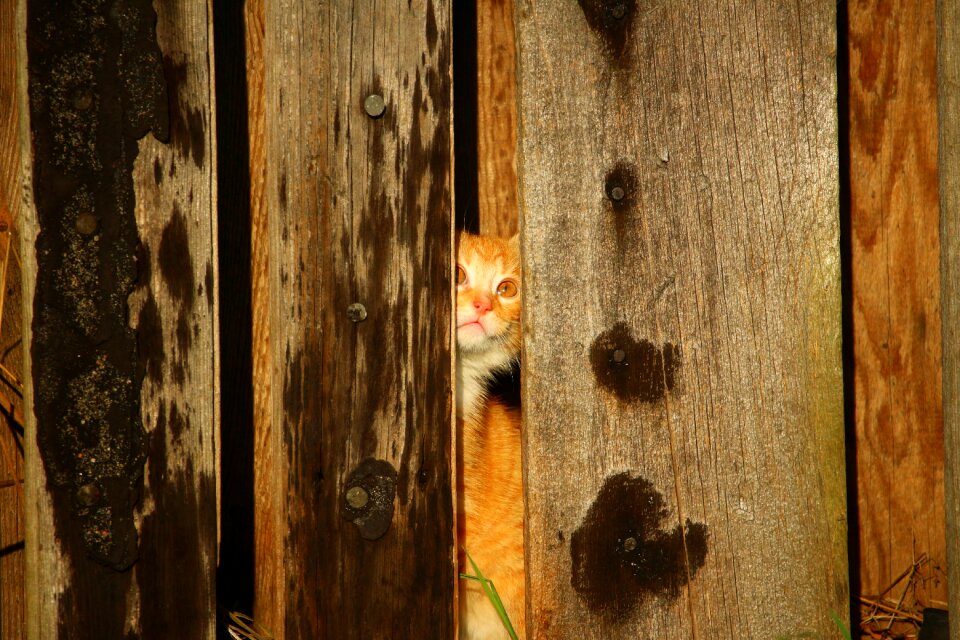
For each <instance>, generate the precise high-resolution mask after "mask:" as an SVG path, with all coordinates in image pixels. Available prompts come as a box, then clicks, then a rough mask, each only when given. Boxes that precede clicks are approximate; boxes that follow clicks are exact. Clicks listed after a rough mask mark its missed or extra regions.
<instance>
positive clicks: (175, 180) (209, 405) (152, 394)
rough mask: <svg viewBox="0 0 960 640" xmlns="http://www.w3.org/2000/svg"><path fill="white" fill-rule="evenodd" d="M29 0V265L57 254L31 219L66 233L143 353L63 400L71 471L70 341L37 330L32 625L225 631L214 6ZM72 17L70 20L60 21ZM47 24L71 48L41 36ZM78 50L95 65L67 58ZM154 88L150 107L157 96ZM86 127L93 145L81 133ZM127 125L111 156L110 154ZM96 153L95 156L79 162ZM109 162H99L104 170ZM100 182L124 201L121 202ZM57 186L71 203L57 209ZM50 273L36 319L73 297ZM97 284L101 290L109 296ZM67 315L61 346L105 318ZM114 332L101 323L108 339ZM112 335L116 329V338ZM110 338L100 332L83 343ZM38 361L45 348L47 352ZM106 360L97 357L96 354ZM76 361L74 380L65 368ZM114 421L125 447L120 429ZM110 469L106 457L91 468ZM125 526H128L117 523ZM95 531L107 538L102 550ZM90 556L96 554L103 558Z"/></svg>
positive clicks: (40, 276)
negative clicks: (221, 606)
mask: <svg viewBox="0 0 960 640" xmlns="http://www.w3.org/2000/svg"><path fill="white" fill-rule="evenodd" d="M30 4H31V13H30V16H31V22H30V24H29V28H30V31H29V37H30V38H32V39H33V40H32V41H29V42H31V44H30V47H31V49H30V51H31V58H30V59H31V63H36V64H35V65H34V66H32V67H31V79H30V83H31V84H30V91H31V95H32V96H33V97H34V98H35V99H34V100H33V102H32V103H31V104H32V105H33V106H35V107H36V109H35V111H34V113H33V115H32V121H31V126H32V127H33V129H32V135H33V142H34V144H33V149H35V150H37V155H35V156H34V157H33V158H32V162H33V170H34V173H33V175H31V176H27V178H26V179H27V181H29V180H32V181H33V184H34V185H37V188H36V189H35V190H34V191H33V193H34V195H35V196H36V201H35V202H36V207H37V208H36V209H34V207H33V204H34V203H32V202H28V203H27V205H26V206H25V207H24V211H23V222H24V229H23V231H24V238H23V241H22V245H21V247H22V251H23V256H24V264H27V265H34V264H36V261H37V258H38V255H43V251H45V250H47V249H43V250H38V249H37V247H36V245H35V239H36V238H37V234H38V232H39V231H42V232H43V233H44V234H45V235H46V236H47V240H45V241H44V242H45V243H46V244H43V245H42V246H43V247H46V248H49V247H50V246H51V244H50V242H51V241H50V240H49V238H50V237H61V236H62V237H64V238H66V239H67V243H68V247H67V249H66V250H65V251H64V255H65V256H67V258H66V259H67V260H73V261H74V262H69V263H68V264H70V265H71V268H70V269H69V270H68V272H69V273H70V274H71V277H73V278H76V279H77V280H80V281H81V283H80V285H78V286H79V293H78V298H77V299H79V300H80V302H79V303H78V304H79V305H82V304H85V302H84V301H85V300H87V297H86V296H88V295H91V296H92V297H91V298H90V299H92V300H93V301H94V304H98V303H97V300H106V301H108V302H107V303H104V306H103V307H97V311H96V313H100V314H101V316H100V317H101V318H107V319H108V320H109V323H115V321H116V317H115V316H113V315H111V316H108V315H107V311H105V310H104V309H106V308H107V306H106V305H107V304H109V307H110V309H111V310H112V311H116V316H119V317H120V318H119V319H120V322H121V323H122V326H129V327H130V328H131V329H132V332H131V333H132V334H133V338H134V342H133V344H134V345H135V358H136V360H135V361H134V366H133V367H131V370H130V371H126V372H124V370H123V369H122V366H125V365H123V361H122V355H121V356H120V357H119V359H118V357H117V355H116V352H114V351H111V352H110V353H109V354H106V355H104V356H103V360H102V361H103V362H106V363H108V364H109V367H105V369H104V370H106V371H107V372H108V373H109V371H111V369H110V367H113V368H114V369H116V370H117V371H120V373H119V374H118V375H120V376H121V378H111V377H109V376H108V377H107V379H106V382H105V384H104V385H103V386H102V387H98V386H96V385H93V386H89V387H81V388H80V389H81V390H82V391H83V392H82V393H74V392H71V393H70V394H68V398H67V400H68V401H69V402H70V404H69V405H68V408H69V411H68V412H67V413H66V414H64V415H65V417H64V418H62V419H63V420H66V422H65V423H64V424H65V425H66V428H68V429H75V430H76V431H77V433H80V434H86V435H83V437H82V440H81V442H83V443H84V447H86V448H84V449H82V450H78V451H77V454H78V455H77V459H78V460H79V459H81V457H82V458H83V459H84V460H89V466H88V467H86V470H84V469H82V468H80V467H79V466H78V467H77V469H79V470H75V469H71V467H70V466H69V465H68V464H67V462H66V460H67V458H69V455H70V452H69V450H66V452H64V450H63V449H64V448H65V447H67V445H69V443H64V442H63V441H62V440H59V441H58V440H57V439H56V438H55V437H51V435H50V433H51V427H55V426H60V425H61V418H59V417H58V418H56V420H57V422H56V424H50V423H46V422H45V421H47V420H51V415H50V409H49V404H48V402H47V400H44V398H47V399H49V397H50V394H51V386H50V380H49V379H47V378H45V377H44V376H45V375H49V371H50V370H51V366H54V367H55V366H56V365H58V364H62V363H63V361H64V360H65V359H66V358H67V353H66V352H64V353H63V354H60V355H58V354H57V353H56V352H55V351H54V352H50V351H49V350H48V351H47V352H43V351H38V347H37V345H38V336H39V337H40V338H42V339H43V340H47V339H48V338H49V337H50V332H51V330H50V326H49V324H47V323H46V322H47V321H46V318H45V316H41V317H39V318H38V317H37V316H34V317H33V318H32V320H31V321H29V322H27V323H26V325H25V340H26V341H27V343H28V344H31V345H32V347H33V352H32V353H33V355H34V359H32V360H31V361H30V363H29V367H30V368H28V370H27V372H26V376H27V389H26V398H27V402H28V407H31V408H32V411H28V412H27V416H28V419H29V421H30V424H29V427H28V430H27V432H28V434H29V437H28V442H27V451H28V469H27V473H28V477H27V503H28V505H29V506H28V511H27V513H28V517H29V519H28V523H27V524H28V534H27V552H28V583H29V585H28V589H27V593H28V597H29V598H30V600H29V601H28V635H27V637H29V638H67V637H69V638H107V637H127V636H133V637H139V638H171V637H185V638H186V637H189V638H213V637H214V636H215V633H214V616H215V606H214V585H213V579H214V572H215V568H216V560H217V468H216V465H217V439H218V427H219V424H218V420H219V416H218V411H219V382H218V373H219V372H218V366H219V365H218V362H219V354H218V351H219V346H218V335H217V326H218V323H217V317H216V316H217V291H216V289H217V285H216V274H215V265H216V236H215V228H216V223H215V196H214V194H215V188H216V181H215V178H214V176H215V152H214V144H213V141H214V140H215V135H214V134H215V127H214V120H213V103H212V95H213V91H212V84H211V83H212V77H211V68H210V61H211V60H212V53H211V52H212V49H211V46H212V43H211V42H210V40H209V24H210V19H211V16H210V15H209V13H208V6H207V3H206V2H193V1H190V0H185V1H182V2H177V3H172V4H171V3H166V4H161V5H158V6H157V7H156V18H155V19H154V16H153V14H152V12H153V9H152V8H151V7H152V3H149V2H148V3H145V4H144V3H127V4H125V5H124V6H123V8H122V10H116V11H111V7H109V6H107V5H106V4H105V3H99V4H98V3H88V4H84V5H82V6H81V5H71V6H70V7H64V6H63V5H60V6H58V7H51V6H50V5H45V4H43V3H42V2H39V1H37V2H33V1H32V0H31V2H30ZM21 6H23V5H21ZM58 11H59V12H60V13H58ZM64 15H65V16H67V21H65V22H61V23H60V24H57V23H58V22H60V20H61V18H62V17H63V16H64ZM154 22H155V29H156V33H155V35H154V33H153V29H154ZM53 25H56V26H53ZM51 34H58V35H59V36H60V37H61V38H62V40H61V41H57V42H50V41H48V40H45V38H49V37H50V35H51ZM154 39H155V43H154V42H153V41H154ZM118 41H119V42H120V44H119V51H121V52H122V53H118V50H117V49H116V47H117V46H118V45H117V42H118ZM61 46H63V47H64V55H63V56H62V57H60V58H56V59H54V60H53V61H48V62H49V66H47V64H46V63H44V62H41V61H40V60H41V59H42V58H43V56H44V55H46V53H47V51H48V50H49V49H56V48H57V47H61ZM45 47H46V48H47V49H45ZM71 47H76V49H72V48H71ZM101 47H102V48H101ZM85 56H86V57H85ZM77 60H86V61H87V63H88V64H85V65H74V64H73V63H74V62H76V61H77ZM118 60H120V62H121V65H120V66H119V67H117V61H118ZM111 62H112V65H111ZM131 62H134V64H133V66H130V65H131ZM101 64H102V66H101ZM123 65H127V66H123ZM114 68H120V69H122V73H124V74H126V75H124V76H122V79H120V80H119V84H120V85H121V86H122V87H123V90H122V91H118V90H116V83H117V82H118V80H117V79H116V78H114V77H112V75H111V74H112V73H113V69H114ZM141 73H143V74H145V75H141ZM88 74H89V75H88ZM23 82H24V83H25V82H26V79H24V81H23ZM112 83H113V84H112ZM111 86H113V88H114V90H110V87H111ZM131 87H134V88H133V89H131ZM25 89H26V84H23V85H21V90H24V91H25ZM23 95H25V93H24V94H23ZM120 95H122V96H124V102H123V103H120V98H119V96H120ZM151 96H153V97H155V98H156V100H155V102H153V103H152V104H148V103H150V102H151V98H150V97H151ZM101 109H113V110H114V111H113V112H112V113H113V114H114V116H115V118H114V119H113V120H111V121H110V125H111V126H104V127H100V128H96V124H95V123H96V122H98V121H97V120H96V118H97V117H99V115H98V113H99V112H100V110H101ZM46 118H50V119H51V121H52V122H53V125H50V124H49V123H47V122H45V121H44V120H45V119H46ZM91 118H92V119H91ZM88 124H89V125H91V127H94V128H89V129H88V128H86V127H87V125H88ZM148 130H152V131H153V132H154V133H155V134H156V135H158V136H159V137H160V138H162V139H164V142H160V141H158V140H157V139H155V138H154V137H152V136H150V135H147V136H146V137H142V138H141V139H140V140H139V142H135V139H136V138H137V137H140V136H143V135H144V134H146V133H147V131H148ZM51 131H52V132H54V133H59V134H60V135H61V136H63V138H62V139H63V140H66V147H65V149H66V151H67V152H68V155H63V154H62V153H60V151H61V150H60V149H59V147H58V146H57V140H59V139H57V138H54V143H53V145H52V147H53V150H54V152H53V154H52V155H44V154H46V153H49V150H50V148H51V143H50V139H49V138H48V137H47V136H49V135H50V133H51ZM91 132H95V134H94V133H91ZM87 136H90V137H89V141H91V144H90V145H89V147H85V146H84V144H83V141H87V140H88V138H87ZM115 137H118V139H119V140H120V142H119V143H118V144H119V145H121V148H122V151H121V152H120V154H119V155H113V154H114V152H115V151H116V147H111V146H110V145H111V144H113V143H112V142H111V141H112V140H114V138H115ZM167 138H169V141H167V140H166V139H167ZM25 139H26V138H25ZM78 140H79V141H81V143H80V144H78V142H77V141H78ZM88 148H89V149H93V156H94V157H92V158H91V157H88V156H87V155H86V152H87V149H88ZM58 154H59V155H58ZM26 157H29V156H26ZM72 163H77V165H74V164H72ZM80 165H82V166H80ZM78 166H79V169H78ZM102 167H106V169H107V171H106V172H105V173H102V174H100V173H97V172H98V171H99V170H100V168H102ZM108 174H109V175H108ZM88 180H91V181H92V182H87V181H88ZM98 180H102V181H103V182H97V181H98ZM111 180H113V182H111ZM99 185H104V186H102V187H101V186H99ZM106 185H109V186H106ZM26 186H27V187H29V184H27V185H26ZM86 189H89V190H91V191H92V192H93V193H95V194H96V197H95V198H94V199H93V200H94V202H93V204H86V205H84V202H85V201H83V200H82V197H81V196H82V193H84V192H85V191H84V190H86ZM73 190H77V191H76V193H79V194H81V196H77V198H80V199H79V200H76V199H72V198H73V197H74V196H73V195H69V194H72V193H73ZM28 193H29V191H28ZM103 194H106V195H107V196H109V195H110V194H114V195H115V196H116V197H115V203H116V209H115V210H114V209H113V208H111V207H112V202H113V201H111V199H110V198H109V197H107V198H106V199H103V198H102V197H101V196H102V195H103ZM128 194H132V196H133V197H132V198H128V197H127V196H128ZM58 197H63V198H64V199H65V202H66V205H64V206H63V208H62V211H61V210H60V209H59V208H58V204H59V203H58V202H57V200H56V199H57V198H58ZM78 202H79V205H78ZM84 206H86V207H89V208H86V209H85V208H84ZM78 207H79V208H78ZM90 214H92V215H90ZM118 229H119V231H118ZM131 230H132V231H131ZM118 234H119V235H124V234H129V235H131V236H132V237H133V240H134V242H133V248H132V249H129V248H126V249H125V248H120V244H119V243H115V242H114V240H113V239H114V238H115V237H116V236H117V235H118ZM84 238H85V239H84ZM101 242H102V243H103V244H104V245H106V244H107V243H111V242H113V244H112V245H110V246H111V248H110V250H109V251H110V253H109V255H107V256H105V254H104V253H102V252H101V253H99V254H97V253H94V254H92V255H91V254H83V255H80V254H81V253H82V251H83V247H88V248H89V247H91V246H98V243H101ZM137 245H139V246H137ZM53 250H54V251H59V250H60V249H59V248H58V247H54V249H53ZM72 252H73V253H72ZM91 264H97V265H99V267H101V268H102V270H101V271H99V272H98V273H100V275H101V277H100V279H99V280H97V279H96V278H88V279H85V278H86V274H87V273H88V271H87V270H86V269H89V268H90V265H91ZM114 264H115V265H116V271H112V267H111V265H114ZM45 271H46V272H45ZM51 271H53V270H52V267H51V265H50V264H49V263H41V266H40V268H39V270H34V269H26V270H25V273H24V293H25V296H26V297H27V299H29V300H35V301H36V305H37V306H32V305H31V311H32V310H34V309H43V310H44V313H48V312H47V311H46V309H47V307H45V306H43V304H44V300H48V299H50V296H52V295H53V293H51V292H57V291H60V290H62V289H64V288H66V289H67V290H72V289H70V286H72V285H69V284H68V285H67V286H65V285H63V284H62V283H63V280H62V279H61V280H57V279H56V272H55V271H54V272H53V273H51ZM112 278H115V280H116V282H114V280H113V279H112ZM125 278H129V280H125ZM67 282H68V283H69V282H70V281H69V280H68V281H67ZM125 284H129V285H130V286H129V288H130V290H129V291H127V289H126V288H125ZM101 285H102V286H103V288H102V289H97V287H100V286H101ZM112 285H113V286H115V287H116V288H114V289H112V288H111V286H112ZM91 291H101V292H103V293H102V296H103V297H102V298H97V297H96V295H100V294H91ZM79 308H81V310H83V309H84V308H85V307H82V306H81V307H79ZM112 311H111V312H112ZM65 317H66V318H67V321H66V323H65V324H64V326H65V327H66V329H65V333H66V334H67V335H68V337H69V339H70V340H74V336H75V335H80V336H82V337H78V338H76V342H77V343H83V340H84V339H89V338H91V336H90V335H88V334H90V333H91V330H92V331H93V332H94V334H95V333H96V331H98V330H100V329H96V323H92V324H91V327H93V328H92V329H89V328H88V327H87V324H85V323H86V322H87V320H89V319H88V318H86V316H83V315H80V316H76V315H69V314H67V315H66V316H65ZM70 322H77V323H78V324H79V325H80V326H79V329H78V328H77V327H74V326H73V325H71V324H70ZM106 324H107V322H106V321H104V323H103V325H106ZM113 326H114V325H113V324H110V326H109V327H108V328H107V329H104V331H107V330H109V331H114V329H113V328H110V327H113ZM38 328H39V329H38ZM83 336H85V337H83ZM93 337H94V338H95V337H96V336H95V335H93ZM107 338H109V340H112V339H113V337H112V334H109V333H108V335H107ZM84 344H85V343H84ZM103 344H105V343H97V342H96V340H93V341H92V343H91V345H90V346H89V350H90V353H94V354H96V353H97V349H103V348H105V347H103V346H102V345H103ZM110 344H114V343H113V342H110ZM68 346H69V347H70V348H71V349H72V348H73V347H74V345H73V344H69V345H68ZM113 348H114V347H111V349H113ZM38 353H39V354H41V355H42V354H43V353H46V354H47V355H44V356H43V358H45V360H41V359H40V358H37V357H36V355H37V354H38ZM78 353H79V354H80V356H79V357H80V358H81V359H82V358H85V357H86V355H88V352H87V350H86V348H85V347H84V348H79V349H78ZM71 355H72V354H71ZM38 360H40V362H39V365H38ZM94 361H95V362H101V360H100V359H99V356H98V357H97V358H95V360H94ZM97 370H98V369H96V368H95V369H94V371H97ZM42 372H48V373H42ZM64 372H65V373H63V375H64V377H65V378H69V375H70V372H69V370H68V369H64ZM105 375H106V374H105ZM111 375H112V374H111ZM123 376H125V378H124V377H123ZM77 380H79V378H77V379H76V380H74V382H76V381H77ZM69 384H73V383H72V382H71V383H69ZM67 388H69V389H74V387H69V386H68V387H67ZM103 394H106V395H103ZM128 396H133V398H134V399H133V401H130V400H129V398H128ZM121 402H122V403H124V404H123V405H119V406H118V404H117V403H121ZM34 413H35V414H36V417H35V416H34ZM107 413H108V414H109V415H107V417H105V418H104V417H103V416H104V414H107ZM113 420H117V421H123V420H126V421H128V422H129V425H130V428H129V429H128V430H127V431H126V432H123V431H119V432H118V431H116V430H115V428H114V427H113V426H111V425H112V423H111V424H107V422H108V421H113ZM71 421H73V422H71ZM77 421H79V422H77ZM141 425H142V426H141ZM37 432H39V433H40V437H38V436H37V435H35V434H36V433H37ZM44 433H46V434H47V435H46V436H45V437H43V434H44ZM117 433H121V434H123V435H124V439H123V440H112V439H111V438H114V437H115V436H116V434H117ZM98 434H99V435H98ZM124 448H127V451H126V452H124V451H123V449H124ZM93 455H95V456H96V458H97V460H94V459H93V457H91V456H93ZM142 455H145V456H146V457H145V458H141V457H140V456H142ZM98 461H99V462H100V463H101V464H104V465H107V462H108V461H109V464H108V466H107V467H106V468H99V467H97V466H96V464H97V462H98ZM114 462H116V463H117V464H123V465H124V466H123V467H122V474H113V473H112V472H111V469H112V467H111V466H109V465H113V464H114ZM89 469H93V470H94V472H95V474H96V475H95V479H94V480H93V481H87V480H85V479H84V476H83V474H86V473H88V472H89ZM71 474H74V475H71ZM83 482H88V483H89V484H87V485H84V484H82V483H83ZM78 484H80V485H81V486H80V487H79V488H77V485H78ZM123 491H129V492H130V493H129V494H128V498H127V500H128V501H129V502H127V503H126V504H129V505H132V507H131V510H132V514H131V515H129V516H127V515H125V514H124V513H119V515H117V513H118V512H116V511H112V510H113V509H114V506H115V505H117V504H123V500H120V501H116V500H115V496H114V493H113V492H121V494H120V495H122V492H123ZM104 501H109V505H110V510H111V512H110V513H113V514H114V515H113V516H112V517H114V520H112V521H111V520H109V519H107V520H105V521H104V522H106V524H105V525H104V526H103V528H99V529H98V528H97V527H95V526H91V525H90V522H93V523H96V522H98V520H97V518H98V517H99V515H98V514H101V507H102V506H103V502H104ZM78 505H79V506H78ZM90 518H92V520H90ZM117 518H128V519H127V520H125V521H121V520H118V519H117ZM118 522H120V524H121V525H123V526H124V527H128V528H127V529H123V528H119V529H118V528H117V527H118V526H119V525H118V524H117V523H118ZM78 523H79V524H78ZM118 531H119V532H120V533H121V534H122V535H123V536H124V540H125V544H123V545H122V546H121V545H120V544H119V543H112V542H111V540H116V538H115V537H114V536H115V534H117V532H118ZM90 536H94V537H96V536H100V537H101V538H102V539H103V540H101V541H99V542H97V541H96V540H94V542H91V540H90ZM98 555H100V556H102V557H99V559H95V558H96V557H97V556H98Z"/></svg>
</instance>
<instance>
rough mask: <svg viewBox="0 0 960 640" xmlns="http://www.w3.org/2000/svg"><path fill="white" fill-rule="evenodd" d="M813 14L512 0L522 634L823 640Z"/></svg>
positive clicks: (826, 441) (825, 228)
mask: <svg viewBox="0 0 960 640" xmlns="http://www.w3.org/2000/svg"><path fill="white" fill-rule="evenodd" d="M835 8H836V5H835V3H833V2H826V1H825V0H818V1H816V2H812V3H799V4H798V3H795V2H786V1H782V0H775V1H773V2H763V3H742V2H735V1H733V0H726V1H723V0H720V1H702V2H693V3H685V2H668V1H666V0H657V1H654V2H644V3H641V2H634V1H632V0H626V1H623V2H617V3H612V2H611V3H605V2H596V1H593V0H581V1H580V2H573V1H572V0H571V1H567V2H543V3H540V2H531V1H529V0H527V1H523V0H521V1H520V2H518V48H519V71H518V75H519V95H520V99H519V114H520V122H521V130H520V151H519V154H520V155H519V175H520V203H521V204H520V207H521V234H522V246H523V252H524V286H525V298H524V316H523V322H524V354H523V366H524V369H523V385H522V386H523V410H524V433H525V449H524V453H525V457H524V461H525V465H526V495H527V505H526V508H527V516H528V530H527V538H526V541H527V558H528V571H529V578H528V585H529V587H530V588H529V604H528V606H529V612H530V615H528V621H529V622H528V624H529V634H528V637H532V638H604V639H611V638H635V637H645V638H677V639H681V638H682V639H689V638H702V639H713V638H800V637H831V638H832V637H840V635H839V631H838V628H837V627H836V625H835V624H834V622H833V621H832V620H831V613H833V612H835V613H836V614H837V615H840V616H841V617H846V612H847V608H848V600H847V597H848V588H847V558H846V514H845V489H844V445H843V407H842V375H841V357H840V329H841V313H840V267H839V240H838V228H839V225H838V222H839V216H838V167H837V112H836V60H835V55H836V14H835Z"/></svg>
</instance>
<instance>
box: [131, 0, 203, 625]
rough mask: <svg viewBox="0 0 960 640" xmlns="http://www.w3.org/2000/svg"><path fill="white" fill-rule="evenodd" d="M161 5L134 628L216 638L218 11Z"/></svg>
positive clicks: (141, 166)
mask: <svg viewBox="0 0 960 640" xmlns="http://www.w3.org/2000/svg"><path fill="white" fill-rule="evenodd" d="M156 10H157V40H158V42H159V44H160V48H161V50H162V51H163V55H164V72H165V75H166V79H167V91H168V98H169V105H170V120H171V122H170V137H171V139H170V142H169V143H161V142H158V141H157V140H155V139H154V138H153V137H146V138H144V139H143V140H141V141H140V154H139V156H138V158H137V163H136V166H135V173H134V183H135V187H136V193H137V226H138V228H139V231H140V239H141V242H142V244H143V253H144V262H145V263H147V264H149V271H148V274H149V277H148V278H146V279H144V278H141V288H140V289H139V290H138V292H137V293H135V294H134V296H132V297H131V298H132V299H131V303H130V304H131V316H132V317H134V318H137V319H138V320H137V332H138V340H139V343H140V345H141V348H140V352H141V354H142V356H141V357H145V358H146V362H145V367H146V370H147V375H146V377H145V378H144V382H143V387H142V390H141V402H142V413H143V422H144V428H145V429H147V431H148V434H149V438H150V447H151V458H150V461H149V462H148V469H147V475H146V480H147V488H146V491H145V496H146V497H145V500H144V507H143V509H142V512H141V516H140V517H141V520H140V531H141V552H140V560H139V562H138V563H137V565H136V566H135V567H134V576H135V580H136V582H138V583H139V584H138V588H137V590H136V591H137V592H138V595H139V605H138V607H137V608H135V609H134V608H132V611H131V613H135V614H136V618H135V620H136V621H135V623H134V624H133V625H132V626H133V628H134V629H137V628H139V633H140V635H141V637H143V638H158V639H159V638H171V637H182V638H187V637H190V638H204V639H211V640H212V638H214V637H215V636H216V632H215V621H216V589H215V575H216V567H217V549H218V531H217V526H218V522H219V517H218V516H219V514H218V504H219V486H218V478H219V469H218V464H219V437H220V340H219V319H218V307H219V302H218V297H219V296H218V287H217V198H216V193H217V182H216V175H217V162H216V139H217V135H216V118H215V117H214V108H215V103H214V87H213V81H214V80H213V69H212V67H211V61H212V60H213V42H212V41H211V31H210V29H211V24H212V20H213V16H212V14H211V12H210V7H209V4H208V2H205V1H204V0H189V1H180V2H176V3H167V4H163V5H162V6H161V5H160V4H157V5H156ZM158 177H159V179H158ZM185 567H192V568H194V569H192V570H190V571H185V570H184V569H185Z"/></svg>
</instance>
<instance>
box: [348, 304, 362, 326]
mask: <svg viewBox="0 0 960 640" xmlns="http://www.w3.org/2000/svg"><path fill="white" fill-rule="evenodd" d="M347 317H348V318H350V320H352V321H353V322H363V321H364V320H366V319H367V308H366V307H365V306H363V305H362V304H360V303H359V302H354V303H353V304H352V305H350V306H349V307H347Z"/></svg>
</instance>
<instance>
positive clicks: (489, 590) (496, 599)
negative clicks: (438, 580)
mask: <svg viewBox="0 0 960 640" xmlns="http://www.w3.org/2000/svg"><path fill="white" fill-rule="evenodd" d="M464 553H466V554H467V560H469V561H470V565H471V566H472V567H473V572H474V573H475V574H476V575H474V576H468V575H466V574H463V573H461V574H460V577H461V578H466V579H468V580H476V581H477V582H479V583H480V585H481V586H482V587H483V592H484V593H485V594H487V598H489V600H490V603H491V604H493V608H494V609H496V610H497V615H498V616H500V621H501V622H502V623H503V626H504V627H505V628H506V630H507V633H509V634H510V638H511V639H512V640H519V638H518V637H517V632H516V631H515V630H514V629H513V625H512V624H511V623H510V616H508V615H507V610H506V609H504V607H503V601H502V600H500V594H499V593H497V588H496V587H495V586H494V584H493V581H491V580H487V579H486V578H484V577H483V573H481V572H480V567H478V566H477V563H476V562H474V561H473V558H471V557H470V554H469V553H467V552H466V551H464Z"/></svg>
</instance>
